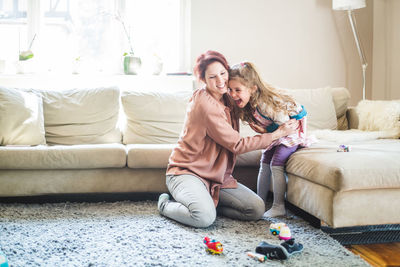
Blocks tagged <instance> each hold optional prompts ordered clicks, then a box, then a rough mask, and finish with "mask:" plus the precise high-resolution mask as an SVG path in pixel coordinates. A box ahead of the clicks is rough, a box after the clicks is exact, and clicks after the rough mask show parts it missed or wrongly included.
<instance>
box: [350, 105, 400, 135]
mask: <svg viewBox="0 0 400 267" xmlns="http://www.w3.org/2000/svg"><path fill="white" fill-rule="evenodd" d="M356 110H357V114H358V129H359V130H363V131H394V132H395V135H400V100H387V101H385V100H362V101H360V102H359V103H358V105H357V108H356Z"/></svg>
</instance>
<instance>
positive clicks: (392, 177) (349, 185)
mask: <svg viewBox="0 0 400 267" xmlns="http://www.w3.org/2000/svg"><path fill="white" fill-rule="evenodd" d="M350 147H351V151H350V152H337V149H338V145H337V144H336V143H333V142H325V141H321V142H320V143H317V144H314V145H313V146H312V147H311V148H303V149H300V150H298V151H297V152H295V153H294V154H293V155H292V156H291V157H290V158H289V160H288V163H287V166H286V170H287V172H288V173H290V174H293V175H296V176H298V177H301V178H303V179H306V180H309V181H312V182H313V183H316V184H319V185H323V186H325V187H328V188H330V189H331V190H333V191H337V192H339V191H351V190H361V189H376V188H381V189H382V188H400V140H398V139H382V140H370V141H368V142H354V143H352V144H351V145H350Z"/></svg>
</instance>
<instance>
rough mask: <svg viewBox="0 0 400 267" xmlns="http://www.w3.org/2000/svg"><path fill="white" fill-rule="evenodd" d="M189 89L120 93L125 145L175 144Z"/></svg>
mask: <svg viewBox="0 0 400 267" xmlns="http://www.w3.org/2000/svg"><path fill="white" fill-rule="evenodd" d="M191 96H192V92H175V93H161V92H134V91H127V92H124V93H123V94H122V97H121V101H122V106H123V109H124V112H125V115H126V119H127V123H126V126H125V129H124V130H123V143H124V144H175V143H176V142H177V141H178V138H179V135H180V133H181V131H182V127H183V121H184V119H185V114H186V106H187V104H188V102H189V99H190V97H191Z"/></svg>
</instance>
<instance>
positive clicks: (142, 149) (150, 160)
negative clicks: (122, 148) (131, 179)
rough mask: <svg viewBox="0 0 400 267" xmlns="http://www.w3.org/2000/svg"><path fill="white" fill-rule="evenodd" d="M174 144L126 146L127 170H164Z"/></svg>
mask: <svg viewBox="0 0 400 267" xmlns="http://www.w3.org/2000/svg"><path fill="white" fill-rule="evenodd" d="M175 146H176V144H131V145H126V149H127V154H128V159H127V166H128V167H129V168H134V169H140V168H165V170H166V169H167V165H168V159H169V155H170V154H171V152H172V150H173V149H174V147H175Z"/></svg>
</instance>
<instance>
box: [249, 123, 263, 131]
mask: <svg viewBox="0 0 400 267" xmlns="http://www.w3.org/2000/svg"><path fill="white" fill-rule="evenodd" d="M249 126H250V128H251V129H253V131H255V132H257V133H261V134H262V133H266V132H267V129H265V128H263V127H261V126H260V125H257V124H255V123H254V122H250V123H249Z"/></svg>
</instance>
